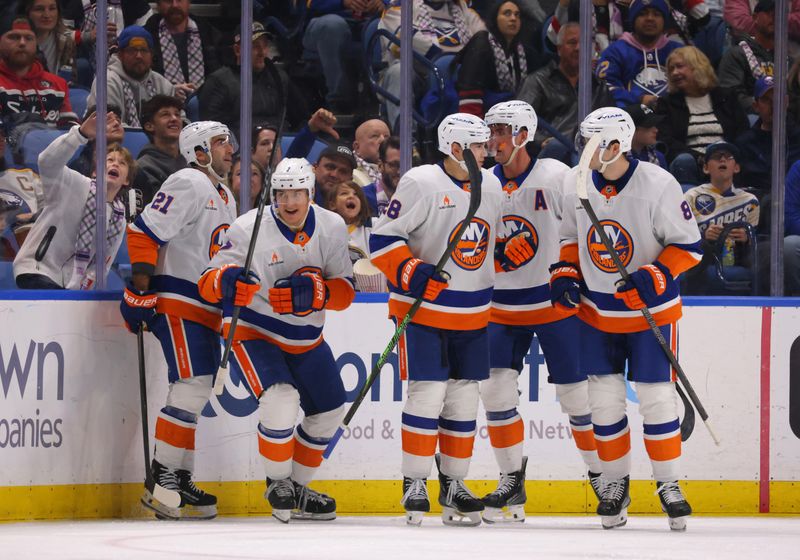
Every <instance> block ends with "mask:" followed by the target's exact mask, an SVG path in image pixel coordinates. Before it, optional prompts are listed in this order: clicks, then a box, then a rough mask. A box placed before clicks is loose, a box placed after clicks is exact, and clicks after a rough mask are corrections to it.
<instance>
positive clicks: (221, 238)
mask: <svg viewBox="0 0 800 560" xmlns="http://www.w3.org/2000/svg"><path fill="white" fill-rule="evenodd" d="M229 227H231V225H230V224H221V225H218V226H217V227H216V228H215V229H214V231H213V232H211V242H210V243H209V244H208V258H209V259H213V258H214V255H216V254H217V253H219V252H220V250H221V249H222V248H223V247H225V241H226V239H225V232H226V231H228V228H229Z"/></svg>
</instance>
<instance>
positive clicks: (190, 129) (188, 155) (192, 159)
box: [178, 121, 236, 165]
mask: <svg viewBox="0 0 800 560" xmlns="http://www.w3.org/2000/svg"><path fill="white" fill-rule="evenodd" d="M217 136H227V137H228V138H229V139H231V131H230V130H229V129H228V127H227V126H225V125H224V124H222V123H221V122H217V121H197V122H193V123H189V124H187V125H186V126H184V127H183V130H181V135H180V136H179V137H178V148H179V149H180V151H181V155H182V156H183V157H184V158H185V159H186V163H194V164H195V165H200V163H199V162H198V161H197V155H196V154H195V151H196V150H197V149H198V148H199V149H201V150H202V151H204V152H205V153H207V154H209V156H210V155H211V139H212V138H215V137H217ZM231 141H232V140H231ZM235 150H236V148H235V147H234V151H235Z"/></svg>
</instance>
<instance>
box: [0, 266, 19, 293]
mask: <svg viewBox="0 0 800 560" xmlns="http://www.w3.org/2000/svg"><path fill="white" fill-rule="evenodd" d="M16 289H17V284H16V283H15V282H14V263H13V262H11V261H0V290H16Z"/></svg>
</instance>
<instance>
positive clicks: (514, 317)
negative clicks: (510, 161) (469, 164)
mask: <svg viewBox="0 0 800 560" xmlns="http://www.w3.org/2000/svg"><path fill="white" fill-rule="evenodd" d="M568 170H569V168H568V167H567V166H566V165H564V164H563V163H561V162H560V161H557V160H554V159H540V160H533V161H532V162H531V165H530V166H528V168H527V169H526V170H525V171H524V172H523V173H522V174H521V175H519V176H518V177H514V178H511V179H509V178H506V177H505V175H504V174H503V166H502V165H499V164H498V165H496V166H495V168H494V174H495V175H496V176H497V178H498V179H499V180H500V184H501V185H502V187H503V191H504V192H505V195H506V204H505V209H504V216H503V228H502V230H500V231H499V232H498V235H497V237H498V239H507V238H509V237H511V236H512V235H514V234H516V233H517V232H519V231H525V232H527V233H528V234H529V237H528V239H529V240H531V241H533V245H534V246H535V247H536V251H535V253H534V256H533V259H531V261H530V262H528V263H527V264H525V265H523V266H521V267H519V268H517V269H516V270H511V271H509V272H502V273H499V274H498V275H497V280H496V281H495V286H494V295H493V296H492V322H493V323H500V324H504V325H538V324H542V323H550V322H552V321H557V320H559V319H563V318H564V314H563V313H562V312H560V311H558V310H557V309H556V308H555V307H553V306H552V304H551V303H550V271H549V268H550V265H551V264H553V263H555V262H557V261H558V254H559V243H558V240H559V237H558V228H559V225H560V223H561V213H562V208H563V202H564V193H563V191H562V188H563V179H564V174H565V173H566V172H567V171H568Z"/></svg>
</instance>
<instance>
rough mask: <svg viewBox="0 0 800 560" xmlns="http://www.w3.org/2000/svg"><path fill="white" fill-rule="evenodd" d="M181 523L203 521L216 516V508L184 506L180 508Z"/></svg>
mask: <svg viewBox="0 0 800 560" xmlns="http://www.w3.org/2000/svg"><path fill="white" fill-rule="evenodd" d="M181 512H182V514H181V519H180V520H181V521H205V520H208V519H214V518H215V517H216V516H217V506H216V505H213V506H193V505H190V504H186V505H185V506H183V507H182V508H181Z"/></svg>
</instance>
